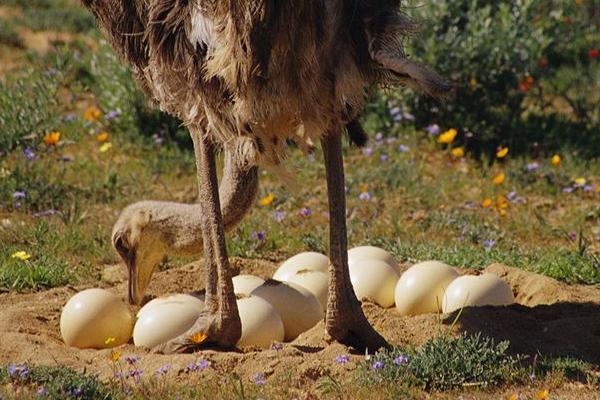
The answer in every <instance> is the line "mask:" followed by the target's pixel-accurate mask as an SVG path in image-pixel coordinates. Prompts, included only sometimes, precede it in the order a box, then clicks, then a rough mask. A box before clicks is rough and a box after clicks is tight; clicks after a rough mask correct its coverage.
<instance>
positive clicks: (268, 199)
mask: <svg viewBox="0 0 600 400" xmlns="http://www.w3.org/2000/svg"><path fill="white" fill-rule="evenodd" d="M274 200H275V195H274V194H273V193H271V192H269V194H268V195H266V196H265V197H263V198H262V199H260V200H259V201H258V204H260V205H261V206H268V205H270V204H271V203H273V201H274Z"/></svg>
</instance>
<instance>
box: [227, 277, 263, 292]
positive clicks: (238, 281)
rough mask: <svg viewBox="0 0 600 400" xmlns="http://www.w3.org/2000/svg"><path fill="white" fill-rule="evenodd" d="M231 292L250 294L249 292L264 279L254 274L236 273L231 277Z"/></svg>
mask: <svg viewBox="0 0 600 400" xmlns="http://www.w3.org/2000/svg"><path fill="white" fill-rule="evenodd" d="M232 281H233V292H234V293H235V294H238V295H244V296H250V293H252V291H253V290H254V289H256V288H257V287H259V286H260V285H262V284H263V283H265V280H264V279H263V278H259V277H258V276H254V275H238V276H234V277H233V279H232Z"/></svg>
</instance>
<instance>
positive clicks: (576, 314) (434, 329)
mask: <svg viewBox="0 0 600 400" xmlns="http://www.w3.org/2000/svg"><path fill="white" fill-rule="evenodd" d="M233 264H234V265H235V266H236V267H239V268H240V270H241V271H242V272H243V273H250V274H256V275H258V276H262V277H269V276H271V275H272V274H273V272H274V271H275V269H276V265H275V264H272V263H268V262H262V261H253V260H241V259H234V260H233ZM202 271H203V269H202V264H201V263H194V264H190V265H188V266H185V267H182V268H176V269H170V270H167V271H163V272H160V273H157V274H156V277H155V278H154V279H153V283H152V285H151V287H150V289H149V293H150V294H152V295H163V294H166V293H174V292H185V291H192V290H195V289H198V288H200V287H202V284H201V282H203V272H202ZM486 271H487V272H493V273H496V274H498V275H499V276H501V277H502V278H503V279H505V280H506V281H507V282H508V283H510V285H511V286H512V288H513V290H514V292H515V295H516V299H517V302H518V304H516V305H513V306H510V307H483V308H472V309H466V310H465V311H464V312H463V315H462V316H461V318H460V321H459V322H458V323H457V324H456V325H452V320H453V318H452V317H450V318H447V319H446V320H442V321H440V318H439V316H436V315H433V314H431V315H422V316H417V317H401V316H399V315H398V314H397V312H396V311H395V310H394V309H393V308H392V309H382V308H380V307H378V306H376V305H373V304H370V303H364V304H363V308H364V310H365V313H366V314H367V316H368V318H369V320H370V321H371V322H372V323H373V324H374V325H375V327H376V328H377V330H378V331H379V332H381V333H382V334H383V335H384V336H385V337H386V338H387V339H388V340H389V341H390V342H392V343H393V344H400V345H407V344H411V345H419V344H422V343H424V342H425V341H427V340H428V339H430V338H432V337H435V336H436V335H438V334H439V332H440V330H444V329H445V330H447V329H453V331H454V332H455V333H458V332H461V331H467V332H482V333H484V334H485V335H488V336H491V337H494V338H496V339H497V340H505V339H508V340H510V342H511V351H513V352H515V353H522V354H528V355H535V354H543V355H549V354H569V355H572V356H576V357H578V358H580V359H583V360H586V361H588V362H590V363H593V364H595V365H596V366H598V365H599V364H600V287H597V286H596V287H591V286H580V285H567V284H565V283H561V282H558V281H556V280H553V279H550V278H548V277H544V276H541V275H538V274H533V273H529V272H525V271H522V270H519V269H515V268H510V267H506V266H503V265H498V264H495V265H490V266H489V267H488V268H486ZM124 273H125V271H124V270H123V267H120V266H107V267H106V268H105V269H104V273H103V278H102V284H101V286H103V287H105V288H107V289H109V290H111V291H114V292H115V293H118V294H119V295H121V296H123V297H124V296H125V294H126V282H125V274H124ZM86 288H87V287H83V286H81V287H62V288H56V289H52V290H48V291H45V292H39V293H31V294H13V293H5V294H0V365H5V364H7V363H10V362H28V363H32V364H37V365H58V364H60V365H67V366H70V367H72V368H74V369H76V370H78V371H84V370H85V371H87V372H88V373H97V374H99V375H100V377H101V378H109V377H111V376H112V373H113V372H112V369H111V363H110V361H109V356H110V353H111V351H110V350H101V351H96V350H77V349H73V348H68V347H66V346H65V345H64V344H63V343H62V340H61V337H60V331H59V320H60V312H61V309H62V306H63V305H64V304H65V303H66V301H67V300H68V299H69V298H70V297H71V296H73V295H74V294H75V293H77V292H78V291H80V290H83V289H86ZM323 326H324V325H323V323H319V324H318V325H317V326H315V327H314V328H313V329H311V330H310V331H308V332H306V333H304V334H303V335H301V336H300V337H299V338H297V339H296V340H295V341H294V342H292V343H286V344H284V345H283V348H282V349H280V350H263V351H252V350H248V351H243V352H242V351H238V352H219V351H214V350H207V351H203V352H201V353H198V354H189V355H159V354H153V353H151V352H149V351H146V350H144V349H140V348H136V347H134V346H133V345H126V346H123V347H122V348H120V349H119V350H120V351H121V352H122V354H123V355H128V354H135V355H138V356H140V357H141V361H140V364H139V366H140V368H141V369H142V370H144V371H145V373H146V374H147V375H150V374H152V373H153V372H154V371H155V370H156V369H158V368H159V367H161V366H163V365H165V364H171V366H172V371H174V372H172V373H173V374H174V375H176V376H178V378H176V379H182V380H183V379H186V378H185V377H186V376H187V375H183V374H182V371H183V370H184V368H185V366H186V365H188V364H189V363H190V362H192V361H198V360H199V359H206V360H208V361H210V362H211V368H210V370H211V371H212V373H217V374H219V373H231V372H235V373H237V374H238V375H239V376H241V377H248V378H249V377H251V376H252V375H254V374H255V373H257V372H260V373H264V374H265V376H266V377H267V379H271V378H273V377H275V376H277V375H278V373H282V374H283V373H285V372H286V371H288V372H289V371H290V370H293V371H295V375H297V378H298V379H299V380H300V382H306V384H307V385H309V386H312V385H314V383H315V382H316V381H317V380H318V379H319V378H320V377H322V376H326V375H330V376H333V377H335V378H336V379H339V380H340V381H342V382H343V381H345V380H348V379H351V378H352V377H353V376H354V372H353V370H354V369H355V368H356V364H355V362H354V361H356V360H358V358H359V355H356V356H351V359H352V361H353V362H350V363H348V364H345V365H338V364H336V363H335V362H334V359H335V357H336V356H338V355H341V354H351V351H350V350H349V349H348V348H346V347H345V346H342V345H340V344H338V343H332V342H331V341H330V340H329V339H328V337H327V335H326V334H325V332H324V328H323ZM208 373H210V371H209V372H208Z"/></svg>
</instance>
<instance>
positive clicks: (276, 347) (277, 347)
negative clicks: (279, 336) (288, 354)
mask: <svg viewBox="0 0 600 400" xmlns="http://www.w3.org/2000/svg"><path fill="white" fill-rule="evenodd" d="M282 349H283V344H281V343H273V344H271V350H277V351H279V350H282Z"/></svg>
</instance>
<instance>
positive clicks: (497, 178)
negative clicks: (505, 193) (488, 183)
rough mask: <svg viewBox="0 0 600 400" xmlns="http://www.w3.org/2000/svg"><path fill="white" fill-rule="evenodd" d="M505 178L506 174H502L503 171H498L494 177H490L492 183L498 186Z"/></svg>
mask: <svg viewBox="0 0 600 400" xmlns="http://www.w3.org/2000/svg"><path fill="white" fill-rule="evenodd" d="M505 180H506V175H504V173H503V172H500V173H499V174H498V175H496V176H495V177H494V179H492V183H493V184H494V185H498V186H500V185H502V184H503V183H504V181H505Z"/></svg>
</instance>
